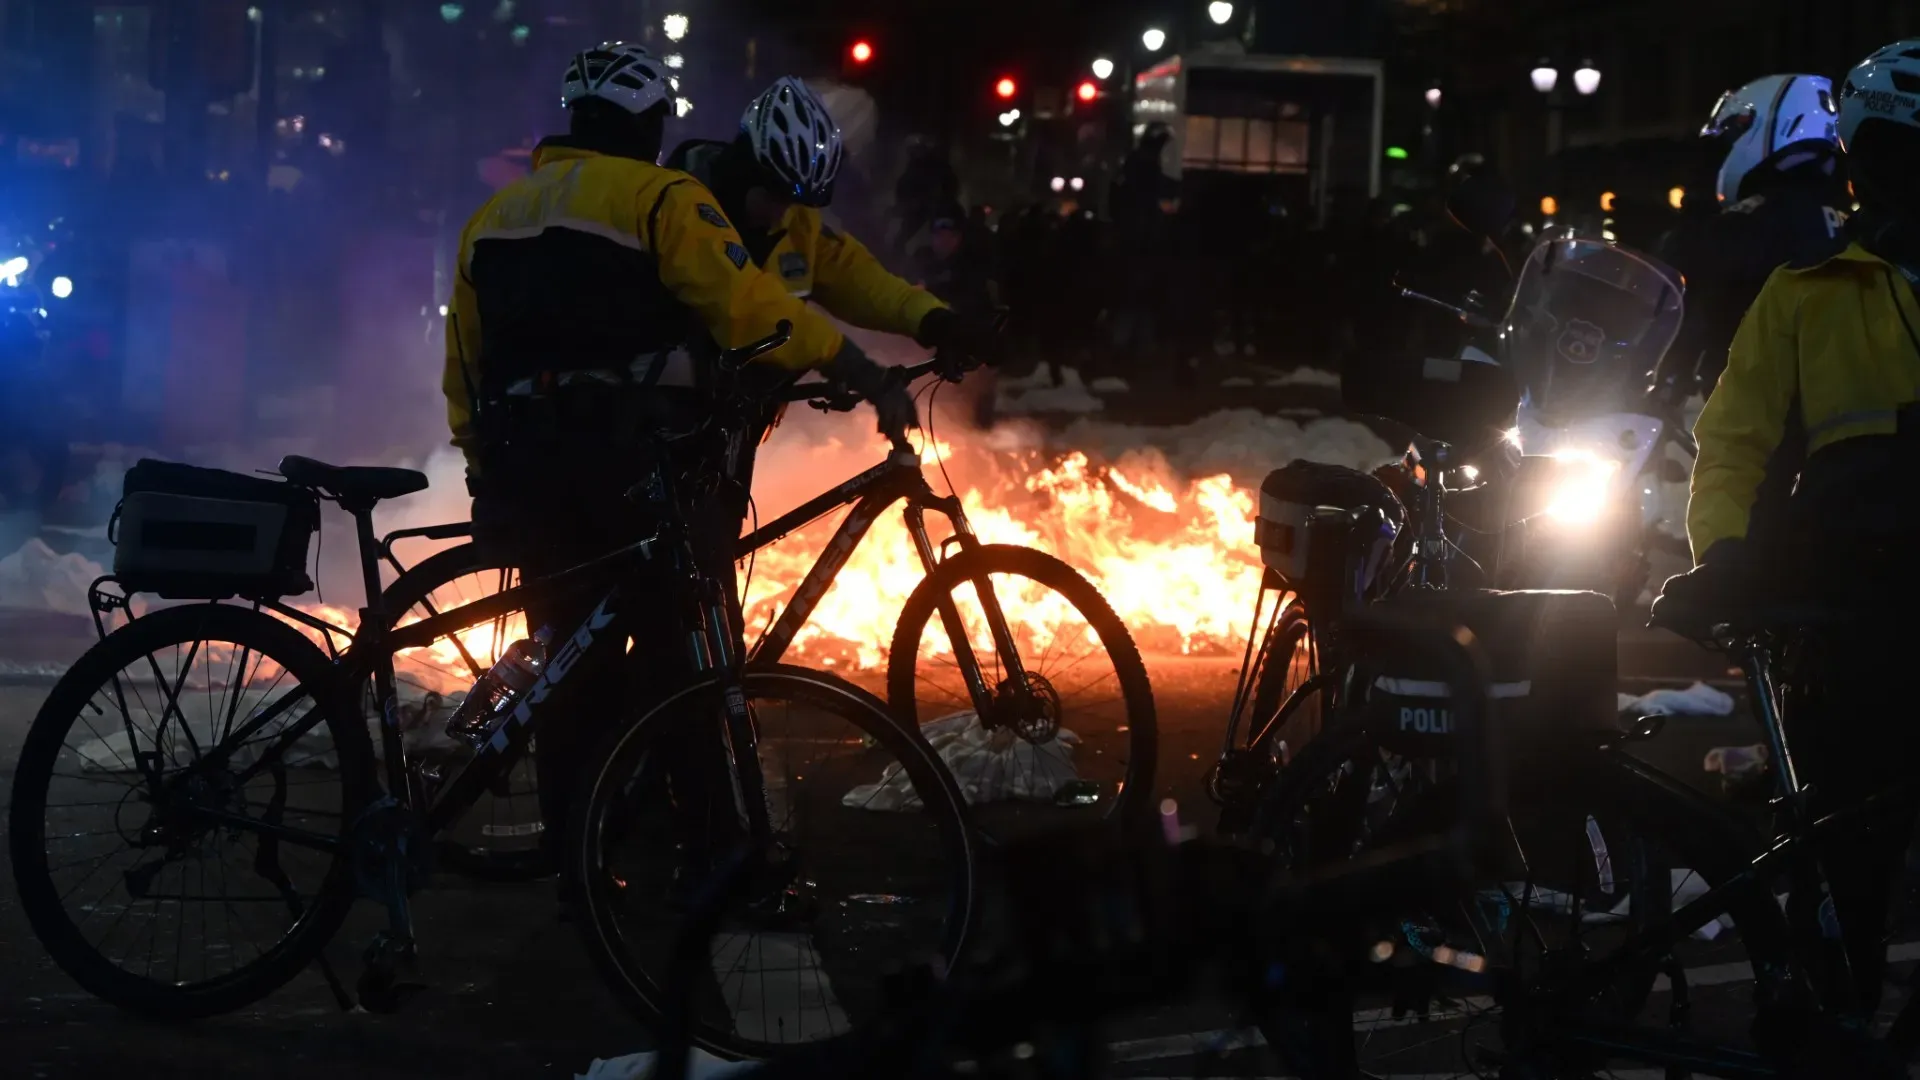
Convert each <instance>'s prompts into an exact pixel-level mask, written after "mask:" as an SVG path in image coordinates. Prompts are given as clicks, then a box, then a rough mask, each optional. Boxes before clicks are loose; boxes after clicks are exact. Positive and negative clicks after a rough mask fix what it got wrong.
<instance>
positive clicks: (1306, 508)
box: [1253, 461, 1406, 618]
mask: <svg viewBox="0 0 1920 1080" xmlns="http://www.w3.org/2000/svg"><path fill="white" fill-rule="evenodd" d="M1405 522H1406V512H1405V510H1404V509H1403V508H1402V507H1401V505H1400V500H1399V499H1397V498H1395V497H1394V494H1393V492H1392V491H1391V490H1390V489H1389V488H1388V487H1387V485H1386V484H1385V483H1383V482H1381V480H1380V479H1379V478H1378V477H1375V476H1372V475H1370V474H1368V473H1363V472H1361V471H1359V470H1358V469H1350V468H1347V467H1346V466H1344V465H1328V464H1324V463H1321V462H1315V461H1295V462H1293V463H1292V464H1289V465H1287V466H1286V467H1285V468H1282V469H1275V470H1274V471H1273V472H1270V473H1268V474H1267V478H1266V479H1265V480H1264V481H1262V482H1261V484H1260V510H1259V515H1258V516H1257V517H1256V518H1255V519H1254V524H1253V535H1254V541H1255V542H1256V543H1258V544H1259V545H1260V559H1261V561H1262V562H1263V563H1265V564H1266V566H1267V569H1269V570H1272V571H1273V572H1274V573H1275V574H1277V575H1279V577H1280V579H1281V581H1283V582H1284V583H1285V584H1286V585H1287V587H1289V588H1291V589H1292V590H1294V591H1295V592H1298V593H1300V594H1301V595H1302V596H1303V597H1305V598H1306V599H1307V602H1308V610H1310V611H1321V612H1326V613H1327V614H1325V615H1323V616H1322V617H1324V618H1331V617H1333V616H1332V613H1333V612H1335V611H1338V610H1339V608H1340V606H1341V605H1343V604H1345V603H1346V602H1348V601H1350V600H1355V599H1360V598H1363V597H1365V596H1366V595H1368V594H1369V592H1370V591H1371V590H1372V588H1373V586H1374V585H1375V583H1376V582H1377V581H1378V580H1380V579H1381V571H1382V570H1384V569H1386V567H1387V564H1388V562H1389V560H1390V559H1391V558H1392V554H1393V546H1394V540H1395V538H1396V537H1398V535H1399V533H1400V530H1401V528H1402V527H1403V526H1404V524H1405Z"/></svg>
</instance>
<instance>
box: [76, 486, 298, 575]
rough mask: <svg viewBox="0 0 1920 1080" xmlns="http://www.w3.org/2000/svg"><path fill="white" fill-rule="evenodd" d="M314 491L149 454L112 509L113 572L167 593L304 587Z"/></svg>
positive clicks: (123, 488)
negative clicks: (175, 461) (162, 459)
mask: <svg viewBox="0 0 1920 1080" xmlns="http://www.w3.org/2000/svg"><path fill="white" fill-rule="evenodd" d="M319 528H320V504H319V501H318V499H316V498H315V496H314V494H313V492H311V491H308V490H307V489H305V488H302V487H296V486H294V485H293V484H289V483H287V482H285V481H282V480H269V479H267V478H265V477H260V476H247V475H245V474H243V473H234V472H226V471H224V470H221V469H203V468H200V467H198V466H194V465H180V464H175V463H174V462H170V461H154V460H152V459H149V458H142V459H141V460H140V461H138V462H136V463H135V464H134V466H133V468H131V469H128V470H127V476H126V480H125V482H124V485H123V486H122V488H121V493H120V505H119V507H118V508H116V509H115V510H114V519H113V524H112V527H111V528H110V530H109V537H110V538H111V539H112V540H113V574H114V577H116V578H118V579H119V581H120V583H121V585H122V586H123V587H124V588H126V590H127V591H128V592H147V593H157V594H158V595H160V596H162V597H165V598H167V599H169V600H220V599H225V598H226V597H230V596H245V597H249V598H256V597H257V598H262V599H267V598H277V597H282V596H298V595H299V594H301V593H304V592H307V591H309V590H311V589H312V588H313V581H312V579H311V578H309V577H308V576H307V549H308V547H309V546H310V545H311V544H312V542H313V534H314V533H315V532H316V531H318V530H319Z"/></svg>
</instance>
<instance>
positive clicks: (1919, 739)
mask: <svg viewBox="0 0 1920 1080" xmlns="http://www.w3.org/2000/svg"><path fill="white" fill-rule="evenodd" d="M1892 621H1893V620H1892V619H1890V620H1889V622H1892ZM1903 638H1904V636H1903V635H1900V634H1897V633H1895V632H1894V627H1893V626H1891V625H1885V626H1878V627H1873V626H1869V627H1864V628H1862V629H1860V630H1849V631H1844V632H1828V633H1823V634H1821V635H1820V636H1819V637H1818V639H1817V640H1815V641H1813V642H1812V643H1811V645H1810V651H1809V654H1808V655H1807V657H1806V659H1805V662H1806V663H1807V665H1808V667H1809V668H1810V670H1809V671H1808V672H1807V674H1808V677H1807V678H1806V679H1805V680H1804V681H1805V684H1806V686H1807V689H1805V690H1804V691H1801V692H1800V696H1799V698H1798V699H1797V700H1796V699H1790V700H1789V702H1788V709H1789V714H1790V717H1791V720H1790V726H1789V739H1790V740H1791V741H1790V749H1791V752H1792V754H1793V757H1794V765H1795V768H1796V772H1797V773H1798V775H1799V777H1800V780H1801V782H1802V783H1804V784H1807V785H1810V786H1811V787H1812V789H1813V795H1812V798H1811V799H1810V801H1809V809H1810V811H1811V816H1812V817H1813V818H1815V819H1817V818H1819V817H1821V816H1823V815H1826V814H1830V813H1833V812H1835V811H1837V810H1841V809H1844V808H1846V807H1849V806H1853V805H1856V804H1858V803H1859V802H1860V800H1862V799H1865V798H1867V797H1868V796H1870V795H1873V794H1876V793H1879V792H1883V791H1886V790H1888V789H1890V788H1893V787H1895V786H1896V785H1899V784H1910V783H1912V782H1914V779H1915V770H1916V768H1920V715H1916V713H1915V710H1914V707H1913V700H1912V699H1913V695H1912V691H1911V690H1910V689H1907V688H1905V687H1903V686H1902V683H1903V682H1904V681H1905V679H1906V675H1905V674H1904V673H1905V672H1906V671H1907V670H1908V669H1910V668H1911V667H1912V664H1913V649H1912V645H1911V641H1910V640H1907V639H1903ZM1913 824H1914V815H1913V812H1912V810H1911V809H1908V810H1905V811H1901V812H1896V813H1894V814H1891V815H1886V814H1882V815H1876V816H1873V817H1868V818H1862V819H1860V821H1859V823H1858V824H1851V823H1850V824H1849V825H1848V826H1846V827H1843V828H1838V829H1834V830H1832V831H1831V832H1830V833H1829V834H1828V839H1827V840H1825V841H1824V842H1823V846H1822V848H1821V854H1820V868H1821V869H1822V870H1823V871H1824V872H1825V874H1826V877H1827V881H1828V887H1829V888H1830V889H1831V892H1832V896H1833V903H1834V911H1835V913H1836V914H1837V915H1838V916H1839V919H1840V925H1841V930H1842V939H1843V942H1844V944H1845V951H1846V957H1847V963H1848V966H1849V967H1850V968H1851V969H1852V972H1853V977H1854V987H1855V992H1856V994H1857V995H1858V1001H1857V1003H1856V1004H1857V1005H1858V1007H1859V1008H1861V1009H1862V1010H1864V1011H1866V1012H1868V1013H1869V1014H1870V1013H1871V1012H1872V1010H1873V1009H1874V1008H1875V1007H1876V1006H1877V1004H1878V1003H1879V1000H1880V997H1881V990H1882V987H1881V984H1882V980H1883V979H1884V976H1885V973H1886V952H1887V922H1888V912H1889V907H1888V905H1889V903H1890V902H1893V901H1895V900H1897V899H1904V898H1903V897H1897V896H1896V893H1899V892H1904V889H1901V888H1900V886H1901V884H1902V881H1903V878H1904V869H1905V865H1906V861H1905V858H1904V855H1905V853H1906V851H1907V847H1908V844H1909V843H1910V842H1911V840H1912V838H1913Z"/></svg>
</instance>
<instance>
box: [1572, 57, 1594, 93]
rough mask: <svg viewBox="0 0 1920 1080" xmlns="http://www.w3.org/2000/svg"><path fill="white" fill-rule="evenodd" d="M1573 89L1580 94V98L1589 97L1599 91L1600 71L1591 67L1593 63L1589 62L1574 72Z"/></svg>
mask: <svg viewBox="0 0 1920 1080" xmlns="http://www.w3.org/2000/svg"><path fill="white" fill-rule="evenodd" d="M1573 88H1574V89H1575V90H1577V91H1579V92H1580V96H1581V97H1590V96H1592V94H1593V93H1594V92H1595V91H1596V90H1599V89H1600V69H1599V68H1597V67H1594V66H1593V61H1591V60H1589V61H1587V62H1586V63H1584V64H1581V65H1580V66H1579V67H1578V68H1576V69H1575V70H1574V73H1573Z"/></svg>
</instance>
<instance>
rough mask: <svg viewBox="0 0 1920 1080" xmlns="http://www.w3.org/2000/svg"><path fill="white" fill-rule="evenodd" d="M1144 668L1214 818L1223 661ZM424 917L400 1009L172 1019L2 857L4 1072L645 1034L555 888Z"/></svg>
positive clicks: (1649, 673)
mask: <svg viewBox="0 0 1920 1080" xmlns="http://www.w3.org/2000/svg"><path fill="white" fill-rule="evenodd" d="M16 640H17V639H16ZM79 644H81V645H84V641H81V642H79ZM63 647H64V646H63V645H62V644H61V643H59V642H57V641H51V640H48V639H47V638H45V637H44V636H43V637H41V638H38V639H36V640H34V641H33V642H32V643H31V646H30V647H25V648H26V649H27V651H30V652H33V653H41V652H45V653H47V654H49V655H60V650H61V649H62V648H63ZM76 651H77V650H76ZM66 655H72V653H71V652H69V653H67V654H66ZM1150 667H1151V673H1152V675H1153V676H1154V679H1155V690H1156V697H1157V700H1158V705H1159V712H1160V724H1161V732H1162V736H1161V742H1162V763H1161V769H1160V772H1161V778H1162V780H1161V786H1162V788H1163V790H1164V792H1165V794H1167V795H1170V796H1172V797H1174V798H1175V799H1177V800H1178V801H1179V802H1180V804H1181V805H1182V806H1183V807H1185V808H1188V812H1187V813H1185V814H1183V816H1185V817H1186V818H1187V819H1188V820H1189V821H1191V822H1193V823H1195V824H1199V825H1201V826H1203V827H1206V826H1208V825H1210V823H1211V817H1212V815H1211V812H1210V808H1209V807H1208V806H1207V804H1206V802H1205V799H1204V796H1203V795H1202V794H1201V792H1200V789H1199V786H1198V784H1199V780H1200V775H1201V773H1202V771H1203V770H1204V768H1205V767H1206V766H1207V765H1208V764H1209V763H1210V761H1211V760H1212V757H1213V755H1214V754H1215V753H1216V752H1217V743H1218V739H1219V725H1220V723H1221V718H1222V715H1223V713H1224V710H1225V708H1226V706H1227V704H1228V698H1229V696H1230V694H1231V692H1232V662H1231V661H1222V660H1194V659H1159V660H1155V661H1152V662H1151V663H1150ZM1622 668H1623V673H1624V676H1625V677H1626V681H1627V684H1628V685H1630V686H1631V687H1633V688H1634V689H1643V688H1645V687H1647V686H1650V685H1653V682H1651V681H1650V680H1654V679H1658V680H1659V681H1661V682H1684V681H1686V680H1687V679H1688V678H1689V677H1693V676H1708V677H1719V676H1724V674H1725V672H1724V666H1723V665H1722V664H1720V663H1719V662H1718V661H1717V659H1716V658H1713V657H1710V656H1707V655H1705V654H1702V653H1699V652H1698V650H1695V649H1693V648H1692V647H1691V646H1687V645H1685V644H1684V643H1681V642H1679V641H1677V640H1675V639H1671V638H1664V637H1663V636H1661V635H1654V634H1651V633H1650V632H1643V631H1627V632H1624V633H1623V636H1622ZM44 692H45V691H44V689H43V688H42V687H36V686H32V685H12V686H0V795H4V794H5V793H6V791H7V790H8V788H9V785H10V779H11V769H12V763H13V761H14V759H15V757H16V756H17V754H18V751H19V746H20V742H21V739H22V738H23V736H24V733H25V730H26V727H27V725H28V724H29V723H30V721H31V719H32V716H33V713H34V711H35V709H37V707H38V705H39V702H40V700H41V698H42V697H43V696H44ZM1756 735H1757V732H1756V731H1755V729H1753V728H1752V726H1751V724H1750V723H1749V722H1747V721H1745V720H1744V719H1743V718H1742V717H1740V716H1738V715H1736V716H1735V717H1734V718H1731V719H1729V720H1691V721H1686V722H1681V723H1676V724H1674V725H1672V726H1670V728H1669V731H1668V733H1667V734H1666V735H1664V736H1663V737H1662V739H1661V740H1660V741H1659V743H1658V744H1656V747H1655V749H1654V751H1653V754H1654V756H1655V757H1656V758H1658V759H1659V760H1660V762H1661V763H1662V764H1663V765H1665V766H1666V767H1668V768H1669V769H1670V770H1672V771H1674V772H1675V773H1676V774H1678V775H1682V776H1698V775H1700V773H1699V762H1700V759H1701V756H1702V755H1703V754H1704V751H1705V749H1706V748H1708V747H1711V746H1714V745H1723V744H1727V743H1734V742H1741V743H1744V742H1752V741H1754V739H1755V738H1756ZM417 911H418V914H419V918H420V924H421V928H420V940H421V949H422V963H421V967H420V970H419V972H418V976H419V979H420V981H422V982H424V983H426V984H427V988H426V989H425V990H423V991H421V992H420V993H419V995H418V996H417V997H416V998H414V999H413V1000H412V1001H410V1002H409V1004H408V1005H407V1007H406V1008H405V1009H404V1010H403V1011H402V1012H401V1013H399V1014H398V1015H392V1016H374V1015H368V1014H364V1013H355V1014H342V1013H341V1012H339V1010H338V1009H337V1007H336V1006H335V1005H334V1003H333V999H332V996H331V994H330V993H329V991H328V990H327V988H326V985H325V983H324V982H323V981H322V979H321V978H320V976H319V975H318V974H317V973H315V972H313V971H309V972H307V973H304V974H302V975H301V976H299V977H298V978H296V979H295V980H294V981H293V983H291V984H290V985H289V986H288V987H286V988H285V989H283V990H281V991H280V992H279V993H277V994H275V995H273V996H272V997H270V998H268V999H267V1000H266V1001H264V1002H261V1003H260V1004H258V1005H256V1006H254V1007H252V1008H250V1009H247V1010H245V1011H243V1012H241V1013H238V1014H235V1015H231V1016H227V1017H223V1018H219V1019H216V1020H211V1021H205V1022H201V1023H197V1024H192V1025H185V1026H165V1025H160V1024H155V1023H150V1022H146V1021H143V1020H139V1019H137V1018H134V1017H130V1016H128V1015H126V1014H124V1013H121V1012H119V1011H118V1010H116V1009H114V1008H112V1007H110V1006H106V1005H103V1004H101V1003H99V1002H96V1001H94V1000H92V999H91V998H89V997H88V996H87V995H86V994H84V993H83V992H81V991H80V990H79V989H78V988H77V987H75V986H74V985H73V983H72V982H71V981H70V980H69V979H68V978H67V977H66V976H65V975H64V974H62V973H61V972H60V971H59V970H58V969H56V968H55V967H54V966H53V965H52V963H51V962H50V961H49V960H48V959H47V957H46V955H45V954H44V952H43V951H42V950H41V948H40V946H39V944H38V942H37V941H35V940H34V939H33V937H32V936H31V934H30V933H29V931H28V929H27V927H26V923H25V919H24V917H23V916H22V914H21V912H20V910H19V906H18V903H17V901H16V900H15V898H14V892H13V888H12V884H11V874H10V871H9V870H7V869H6V868H5V867H4V866H0V1048H4V1049H3V1050H0V1062H4V1064H0V1075H5V1076H8V1077H15V1076H18V1077H31V1078H48V1080H56V1078H58V1080H64V1078H69V1077H129V1078H132V1077H167V1076H182V1077H185V1076H193V1077H228V1076H231V1077H256V1076H261V1077H263V1076H275V1077H307V1076H313V1077H321V1076H325V1077H329V1078H337V1077H340V1076H343V1075H344V1076H353V1077H363V1078H367V1080H373V1078H385V1077H439V1076H446V1077H455V1076H459V1077H474V1076H488V1077H492V1076H501V1077H507V1076H518V1077H548V1076H568V1075H572V1074H573V1073H575V1072H578V1071H583V1070H584V1069H585V1067H586V1066H587V1064H588V1063H589V1062H590V1061H591V1060H592V1059H593V1058H595V1057H607V1056H613V1055H617V1054H621V1053H627V1052H632V1051H635V1050H639V1049H642V1048H644V1047H645V1046H646V1045H647V1036H646V1033H645V1032H644V1031H643V1030H641V1029H640V1027H639V1026H638V1025H637V1024H636V1023H635V1022H634V1021H633V1020H632V1019H631V1018H629V1017H627V1016H626V1015H625V1014H624V1013H623V1012H622V1011H621V1010H620V1009H619V1007H618V1006H617V1005H616V1004H615V1003H614V1002H613V1000H612V998H611V997H610V995H608V994H607V993H606V992H605V991H604V990H602V988H601V987H600V985H599V984H598V981H597V979H596V978H595V976H594V974H593V972H592V971H591V970H589V968H588V964H587V961H586V959H585V956H584V954H583V953H582V951H581V948H580V945H579V943H578V941H577V939H576V937H575V934H574V932H573V929H572V927H570V926H569V925H566V924H563V923H561V922H560V921H559V920H558V919H557V918H556V907H555V903H554V901H553V897H552V894H551V886H543V885H497V884H477V883H472V882H467V881H463V880H460V879H457V878H452V877H445V876H443V877H442V879H441V880H439V881H438V882H436V885H435V887H434V888H433V889H432V890H431V891H430V892H428V893H426V894H425V895H423V896H422V897H420V898H419V900H418V902H417ZM377 925H378V920H377V918H376V913H375V912H374V911H373V909H372V908H371V907H370V906H368V905H366V904H362V905H361V906H360V907H359V908H357V909H356V912H355V915H354V916H353V918H352V919H351V920H350V922H349V924H348V927H347V929H346V931H345V932H344V933H343V934H342V935H340V937H339V938H338V939H337V940H336V943H335V945H334V947H333V949H332V951H331V954H330V955H331V956H332V957H333V959H334V962H335V963H336V964H337V965H338V966H339V969H340V970H341V971H342V973H343V974H344V976H345V977H346V978H347V979H348V980H349V981H350V980H351V979H352V977H353V973H354V972H355V971H357V969H358V963H357V959H356V956H357V953H358V951H359V949H360V947H361V946H362V945H363V944H364V942H365V941H366V940H367V939H368V937H369V935H370V934H371V933H372V932H373V931H374V930H375V929H376V928H377ZM1729 955H1730V954H1729V951H1728V948H1727V947H1726V946H1724V945H1717V946H1703V947H1702V949H1701V950H1700V954H1699V955H1698V956H1697V957H1690V958H1689V959H1688V960H1687V963H1688V965H1689V966H1690V967H1692V966H1696V965H1712V964H1723V963H1725V961H1726V960H1727V959H1728V958H1729ZM1731 955H1734V956H1736V957H1737V954H1731ZM1702 996H1703V997H1711V995H1710V994H1703V995H1702ZM1728 1000H1733V999H1728ZM1704 1007H1705V1008H1708V1009H1711V1008H1712V1005H1711V1003H1708V1004H1707V1005H1706V1006H1704ZM1730 1015H1731V1014H1730ZM1232 1026H1233V1017H1232V1016H1231V1015H1230V1014H1228V1013H1226V1012H1225V1011H1223V1010H1222V1009H1220V1008H1219V1007H1218V1006H1210V1005H1206V1004H1192V1005H1186V1006H1181V1007H1178V1008H1169V1009H1163V1010H1157V1011H1155V1012H1154V1013H1152V1014H1150V1015H1147V1016H1141V1017H1135V1018H1129V1019H1128V1020H1127V1021H1126V1023H1125V1025H1124V1030H1118V1031H1116V1032H1115V1036H1114V1038H1115V1041H1116V1042H1117V1043H1119V1044H1120V1045H1119V1046H1117V1047H1116V1051H1117V1055H1116V1056H1117V1057H1118V1058H1119V1059H1120V1060H1121V1062H1123V1064H1121V1065H1120V1070H1121V1071H1122V1072H1123V1073H1127V1074H1132V1075H1140V1076H1163V1075H1165V1076H1192V1075H1195V1074H1196V1068H1201V1067H1203V1068H1205V1069H1206V1070H1207V1071H1208V1072H1209V1074H1210V1075H1263V1074H1265V1073H1266V1072H1267V1071H1269V1069H1270V1065H1268V1064H1267V1063H1265V1062H1264V1061H1263V1059H1262V1057H1261V1055H1260V1053H1259V1052H1258V1051H1252V1052H1246V1051H1243V1052H1239V1053H1236V1054H1233V1055H1230V1056H1229V1057H1228V1058H1226V1059H1225V1060H1222V1061H1218V1062H1214V1063H1212V1064H1210V1065H1205V1066H1202V1065H1201V1063H1200V1062H1199V1061H1198V1060H1197V1059H1196V1058H1195V1057H1194V1056H1193V1053H1192V1051H1193V1048H1194V1044H1193V1042H1192V1034H1193V1033H1196V1032H1199V1033H1214V1032H1219V1031H1223V1030H1225V1029H1228V1028H1231V1027H1232ZM1202 1037H1203V1038H1211V1037H1212V1036H1211V1035H1205V1034H1203V1036H1202ZM1457 1061H1458V1055H1457V1053H1452V1052H1449V1051H1443V1050H1436V1051H1435V1057H1434V1060H1433V1062H1432V1064H1431V1065H1430V1066H1427V1067H1423V1068H1422V1069H1421V1071H1422V1072H1423V1073H1432V1074H1438V1075H1452V1074H1453V1072H1454V1070H1455V1069H1456V1067H1457Z"/></svg>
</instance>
